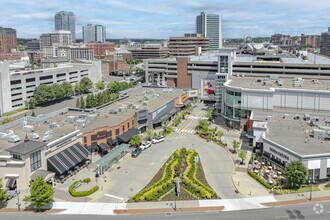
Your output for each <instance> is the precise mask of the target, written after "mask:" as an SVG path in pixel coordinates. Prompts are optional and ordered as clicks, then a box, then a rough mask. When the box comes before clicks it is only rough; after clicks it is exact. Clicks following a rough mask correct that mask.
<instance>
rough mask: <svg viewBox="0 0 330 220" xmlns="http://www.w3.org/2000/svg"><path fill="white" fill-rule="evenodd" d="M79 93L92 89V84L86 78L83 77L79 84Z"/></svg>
mask: <svg viewBox="0 0 330 220" xmlns="http://www.w3.org/2000/svg"><path fill="white" fill-rule="evenodd" d="M79 89H80V91H81V92H90V91H91V90H92V89H93V83H92V81H91V80H90V79H89V78H88V77H84V78H82V79H81V80H80V82H79Z"/></svg>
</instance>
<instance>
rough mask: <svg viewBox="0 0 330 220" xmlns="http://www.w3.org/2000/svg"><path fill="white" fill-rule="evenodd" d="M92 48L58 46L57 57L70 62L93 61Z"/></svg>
mask: <svg viewBox="0 0 330 220" xmlns="http://www.w3.org/2000/svg"><path fill="white" fill-rule="evenodd" d="M93 51H94V50H93V48H89V47H78V46H59V47H58V48H57V53H56V54H55V56H57V57H66V58H68V59H69V60H70V61H74V60H79V59H82V60H93V58H94V55H93V53H94V52H93Z"/></svg>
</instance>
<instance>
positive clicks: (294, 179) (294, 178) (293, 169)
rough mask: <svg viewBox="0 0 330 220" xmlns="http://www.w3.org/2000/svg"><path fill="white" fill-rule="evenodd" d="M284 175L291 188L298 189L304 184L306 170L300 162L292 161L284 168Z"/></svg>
mask: <svg viewBox="0 0 330 220" xmlns="http://www.w3.org/2000/svg"><path fill="white" fill-rule="evenodd" d="M285 175H286V176H287V177H288V179H289V182H290V186H291V187H292V188H295V189H297V188H299V187H300V186H301V185H302V184H304V183H305V182H306V178H307V175H308V170H307V168H306V167H305V165H304V164H303V163H302V162H300V161H292V162H291V163H289V164H288V165H286V167H285Z"/></svg>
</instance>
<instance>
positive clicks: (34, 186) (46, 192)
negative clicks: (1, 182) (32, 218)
mask: <svg viewBox="0 0 330 220" xmlns="http://www.w3.org/2000/svg"><path fill="white" fill-rule="evenodd" d="M53 195H54V190H53V188H52V186H51V185H50V184H48V183H46V182H45V181H44V177H43V176H42V175H40V176H38V177H37V179H35V180H34V181H33V182H32V183H31V186H30V195H29V196H26V197H25V198H24V201H30V202H32V205H33V206H34V207H35V208H37V209H41V208H42V207H44V206H45V205H46V204H48V203H49V202H51V201H52V200H53Z"/></svg>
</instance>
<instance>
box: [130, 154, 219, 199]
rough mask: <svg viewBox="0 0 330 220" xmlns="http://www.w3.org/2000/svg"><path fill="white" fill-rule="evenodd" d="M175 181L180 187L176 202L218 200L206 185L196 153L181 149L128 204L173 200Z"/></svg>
mask: <svg viewBox="0 0 330 220" xmlns="http://www.w3.org/2000/svg"><path fill="white" fill-rule="evenodd" d="M177 181H179V182H180V186H181V187H180V188H181V192H180V193H179V195H178V197H177V200H194V199H216V198H219V197H218V196H217V195H216V193H215V192H214V190H213V189H211V187H210V186H209V185H208V184H207V181H206V179H205V175H204V172H203V168H202V164H201V162H200V159H199V156H198V153H197V152H196V151H194V150H190V149H186V148H182V149H179V150H176V151H175V152H174V153H173V154H172V155H171V156H170V158H169V159H168V160H167V161H166V163H165V164H164V165H163V167H162V168H161V169H160V170H159V171H158V173H157V174H156V175H155V176H154V178H153V179H152V180H151V181H150V182H149V184H148V185H147V186H146V187H145V188H144V189H143V190H141V191H140V192H139V193H137V194H136V195H135V196H134V197H133V198H132V199H131V200H130V202H142V201H170V200H174V188H175V183H176V182H177Z"/></svg>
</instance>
